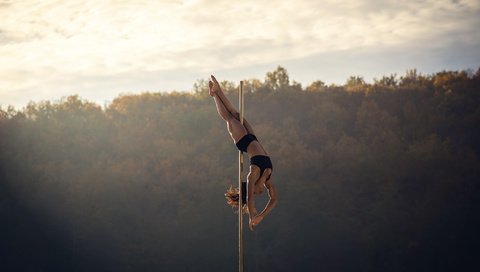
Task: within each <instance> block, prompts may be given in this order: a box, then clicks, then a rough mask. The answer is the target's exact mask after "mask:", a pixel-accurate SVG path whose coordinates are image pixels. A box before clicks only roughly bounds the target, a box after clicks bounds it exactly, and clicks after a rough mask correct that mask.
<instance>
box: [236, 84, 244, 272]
mask: <svg viewBox="0 0 480 272" xmlns="http://www.w3.org/2000/svg"><path fill="white" fill-rule="evenodd" d="M243 102H244V100H243V81H240V90H239V92H238V104H239V110H240V123H241V124H242V125H243ZM242 178H243V152H242V151H238V188H239V203H240V204H239V205H238V261H239V262H238V271H239V272H243V209H242V208H243V203H242V199H243V195H242V194H243V192H242ZM245 193H246V192H245Z"/></svg>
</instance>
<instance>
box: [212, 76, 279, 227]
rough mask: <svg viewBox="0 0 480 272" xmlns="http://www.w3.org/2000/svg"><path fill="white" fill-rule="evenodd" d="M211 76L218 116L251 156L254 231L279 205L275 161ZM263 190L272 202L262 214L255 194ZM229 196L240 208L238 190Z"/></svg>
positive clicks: (250, 203)
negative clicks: (273, 178)
mask: <svg viewBox="0 0 480 272" xmlns="http://www.w3.org/2000/svg"><path fill="white" fill-rule="evenodd" d="M211 77H212V79H211V80H209V82H208V87H209V93H210V96H212V97H213V99H214V100H215V104H216V106H217V111H218V114H220V116H221V117H222V119H223V120H225V122H227V128H228V132H229V133H230V136H231V137H232V139H233V141H234V142H235V145H236V146H237V148H238V149H239V150H240V151H243V152H246V153H247V154H248V156H249V157H250V172H249V173H248V176H247V186H246V187H247V194H246V195H247V198H246V202H247V204H246V206H247V211H248V216H249V221H248V227H249V228H250V230H252V231H253V228H254V227H256V226H257V225H258V224H260V222H262V220H263V218H264V217H265V216H266V215H267V214H269V213H270V212H271V211H272V209H273V208H274V207H275V205H276V203H277V195H276V192H275V187H274V186H273V180H272V169H273V166H272V162H271V160H270V157H268V156H267V152H265V149H263V146H262V145H261V144H260V143H259V142H258V140H257V138H256V137H255V134H254V132H253V129H252V127H251V126H250V124H249V123H248V122H247V120H245V118H244V119H243V125H242V123H241V122H240V114H239V113H238V112H237V111H236V109H235V107H234V106H233V105H232V103H230V101H228V99H227V97H226V96H225V94H224V93H223V91H222V89H221V88H220V85H219V84H218V81H217V79H215V77H214V76H211ZM263 187H265V188H267V190H268V195H269V196H270V200H269V201H268V203H267V205H266V206H265V209H263V211H262V212H261V213H258V212H257V210H256V209H255V205H254V203H255V202H254V199H253V196H254V195H255V194H261V193H262V192H263ZM242 192H243V190H242ZM243 194H245V193H243ZM225 196H227V200H228V201H227V202H228V203H229V204H230V205H232V206H237V207H238V202H239V197H238V190H237V191H236V192H235V190H232V189H230V190H228V191H227V193H226V194H225ZM244 202H245V201H242V205H245V203H244Z"/></svg>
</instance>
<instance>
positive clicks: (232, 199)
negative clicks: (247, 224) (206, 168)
mask: <svg viewBox="0 0 480 272" xmlns="http://www.w3.org/2000/svg"><path fill="white" fill-rule="evenodd" d="M225 198H226V199H227V204H228V205H230V206H232V208H236V209H237V212H238V203H239V202H240V199H239V198H240V190H239V189H238V187H235V188H233V186H232V185H230V188H228V189H227V192H226V193H225ZM247 212H248V209H247V204H246V203H244V204H243V206H242V213H243V214H246V213H247Z"/></svg>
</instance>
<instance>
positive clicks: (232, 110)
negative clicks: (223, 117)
mask: <svg viewBox="0 0 480 272" xmlns="http://www.w3.org/2000/svg"><path fill="white" fill-rule="evenodd" d="M212 80H213V84H214V85H213V86H214V87H215V89H214V91H215V93H216V94H218V97H219V98H220V100H222V102H223V105H224V106H225V108H226V109H227V110H228V111H229V112H230V113H231V114H232V115H233V116H235V114H238V112H237V109H236V108H235V107H234V106H233V105H232V103H231V102H230V100H228V98H227V97H226V96H225V94H224V93H223V91H222V88H220V84H219V83H218V81H217V79H216V78H215V77H214V76H212ZM215 85H216V86H215ZM217 87H218V88H217ZM237 119H238V118H237Z"/></svg>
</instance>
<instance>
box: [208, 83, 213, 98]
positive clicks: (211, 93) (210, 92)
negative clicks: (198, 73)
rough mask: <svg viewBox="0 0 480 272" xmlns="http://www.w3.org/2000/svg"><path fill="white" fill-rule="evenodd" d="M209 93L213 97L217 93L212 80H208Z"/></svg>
mask: <svg viewBox="0 0 480 272" xmlns="http://www.w3.org/2000/svg"><path fill="white" fill-rule="evenodd" d="M208 94H209V95H210V96H212V97H213V96H214V95H215V90H214V89H213V82H212V81H208Z"/></svg>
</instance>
